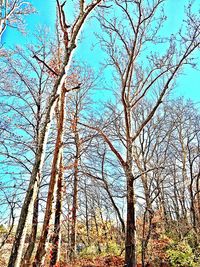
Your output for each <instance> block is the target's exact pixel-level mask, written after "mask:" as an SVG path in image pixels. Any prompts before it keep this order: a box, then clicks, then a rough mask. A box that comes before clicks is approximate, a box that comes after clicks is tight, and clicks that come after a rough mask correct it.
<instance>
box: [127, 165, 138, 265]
mask: <svg viewBox="0 0 200 267" xmlns="http://www.w3.org/2000/svg"><path fill="white" fill-rule="evenodd" d="M126 178H127V221H126V240H125V266H126V267H136V225H135V203H134V201H135V194H134V186H133V181H134V178H133V175H132V173H131V171H130V170H128V171H126Z"/></svg>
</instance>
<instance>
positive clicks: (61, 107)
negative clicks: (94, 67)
mask: <svg viewBox="0 0 200 267" xmlns="http://www.w3.org/2000/svg"><path fill="white" fill-rule="evenodd" d="M65 93H66V90H65V89H64V87H63V89H62V92H61V95H60V97H59V99H58V111H59V114H58V129H57V137H56V144H55V150H54V157H53V163H52V170H51V177H50V184H49V190H48V196H47V204H46V209H45V217H44V223H43V227H42V232H41V236H40V240H39V244H38V248H37V251H36V255H35V259H34V263H33V266H34V267H38V266H41V264H42V262H43V260H44V256H45V254H46V248H45V246H46V240H47V236H48V234H49V223H50V219H51V215H52V207H53V201H54V192H55V185H56V183H57V179H58V174H59V167H60V166H59V164H60V161H61V159H62V148H63V131H64V118H65Z"/></svg>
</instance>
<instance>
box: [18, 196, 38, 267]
mask: <svg viewBox="0 0 200 267" xmlns="http://www.w3.org/2000/svg"><path fill="white" fill-rule="evenodd" d="M38 204H39V199H38V195H37V198H36V199H35V203H34V211H33V220H32V230H31V236H30V241H29V244H28V247H27V249H26V252H25V254H24V258H23V260H22V266H24V267H26V266H29V265H30V261H31V256H32V253H33V250H34V247H35V243H36V236H37V226H38Z"/></svg>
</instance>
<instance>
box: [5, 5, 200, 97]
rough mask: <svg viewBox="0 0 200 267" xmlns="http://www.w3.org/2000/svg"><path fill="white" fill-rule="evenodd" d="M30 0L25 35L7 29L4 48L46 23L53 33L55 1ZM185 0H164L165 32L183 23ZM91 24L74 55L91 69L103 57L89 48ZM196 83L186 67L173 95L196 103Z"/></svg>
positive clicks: (199, 79)
mask: <svg viewBox="0 0 200 267" xmlns="http://www.w3.org/2000/svg"><path fill="white" fill-rule="evenodd" d="M30 2H31V3H32V4H33V6H34V7H35V8H36V10H37V13H36V14H32V15H30V16H28V17H26V18H25V21H26V30H27V34H26V35H22V34H21V33H19V32H17V31H16V30H15V29H7V30H6V32H5V34H4V36H3V42H4V43H5V45H6V47H12V46H13V45H15V44H20V45H23V44H26V43H30V41H31V42H34V35H33V34H32V33H33V32H35V31H36V29H37V28H38V27H39V26H43V25H46V26H47V27H48V28H49V30H50V32H53V29H54V25H55V18H56V16H55V13H56V12H55V6H56V4H55V0H43V1H39V0H31V1H30ZM196 2H198V1H196ZM186 3H188V1H187V0H181V1H180V0H179V1H174V0H167V1H166V3H165V10H166V15H167V17H168V19H167V22H166V25H165V27H164V31H165V32H166V33H175V32H176V31H177V29H178V28H179V26H180V25H181V24H182V21H183V18H184V4H186ZM70 15H71V14H70V12H69V15H68V16H70ZM92 23H93V24H92ZM92 23H91V21H89V22H88V25H86V27H85V31H84V32H83V34H82V36H83V39H82V46H81V47H84V50H81V51H80V50H79V49H78V50H77V54H78V56H79V57H80V58H81V60H83V61H86V62H87V63H88V64H89V65H91V67H92V68H93V69H97V68H98V67H99V63H100V62H101V60H102V58H103V54H102V53H101V50H100V47H99V46H98V45H96V46H94V47H93V49H92V48H91V47H92V46H93V45H94V44H95V43H96V40H95V37H94V32H95V30H96V28H98V27H97V23H98V22H97V21H95V22H94V21H92ZM80 52H81V53H80ZM94 59H95V60H94ZM198 68H199V69H200V66H198ZM107 76H108V77H109V73H107ZM199 85H200V71H198V70H194V69H191V68H187V69H185V71H184V75H183V76H182V77H181V78H179V79H178V81H177V86H176V88H175V89H174V91H173V94H172V95H173V96H184V97H185V98H191V99H192V100H194V101H195V102H199V101H200V93H199Z"/></svg>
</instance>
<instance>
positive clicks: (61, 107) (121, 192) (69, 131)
mask: <svg viewBox="0 0 200 267" xmlns="http://www.w3.org/2000/svg"><path fill="white" fill-rule="evenodd" d="M56 2H57V18H58V20H57V22H56V27H55V34H54V37H52V34H51V36H50V34H48V31H47V30H46V29H42V28H41V29H40V32H38V34H37V33H36V34H35V41H34V42H35V43H34V44H31V45H30V44H29V45H27V46H26V47H21V46H16V47H13V48H10V49H6V48H5V47H4V46H3V45H2V47H1V48H0V52H1V54H0V55H1V57H0V68H1V76H0V114H1V116H0V166H1V168H0V220H1V221H0V224H1V227H0V235H1V236H0V241H1V243H0V259H1V263H0V264H5V263H6V264H7V263H8V266H9V267H17V266H24V267H25V266H35V267H36V266H42V264H45V266H59V265H58V264H66V263H67V262H69V261H73V260H74V259H75V258H77V257H86V256H88V257H92V256H95V255H118V256H122V257H125V264H126V266H128V267H135V266H137V265H136V264H142V266H143V267H144V266H146V265H145V264H147V263H151V264H153V265H152V266H167V264H171V266H187V267H188V266H191V267H192V266H199V265H200V247H199V241H200V113H199V105H198V103H194V102H192V101H191V100H187V99H184V98H174V97H172V96H173V95H172V94H171V92H172V89H173V88H174V87H175V85H176V83H175V82H176V80H177V78H178V77H179V76H180V74H181V72H182V71H183V70H184V66H185V65H187V68H189V67H196V65H195V63H196V61H195V60H196V59H195V58H194V57H193V54H195V57H196V56H198V53H197V49H198V48H199V36H200V30H199V29H200V26H199V25H200V24H199V18H198V16H197V15H195V14H194V13H192V7H193V6H192V5H191V3H190V4H189V5H188V7H187V9H186V14H185V21H184V23H185V28H184V25H183V28H182V31H179V34H177V35H176V36H175V35H171V36H168V37H166V38H164V37H163V36H162V34H161V35H158V32H159V31H160V30H161V33H162V25H163V23H164V22H165V20H166V16H165V13H164V10H163V9H162V7H163V6H162V5H163V2H165V1H162V0H156V1H152V3H149V2H148V1H141V0H140V1H137V2H136V1H114V2H111V3H110V2H109V3H108V4H106V6H104V5H103V4H102V6H101V1H96V2H91V3H90V4H88V5H87V6H86V7H85V5H86V4H85V3H84V1H80V7H79V10H76V7H75V10H76V14H75V15H74V22H73V23H71V24H70V26H69V25H67V9H65V2H64V3H60V2H59V1H56ZM166 2H167V1H166ZM13 3H14V2H12V1H10V5H8V8H11V10H13V12H12V13H13V14H14V18H15V16H16V17H17V16H20V17H19V20H20V18H21V16H22V15H26V14H29V13H31V12H33V11H34V10H33V9H32V8H31V7H30V6H27V7H26V8H25V7H24V5H23V4H22V5H20V1H16V3H18V4H19V5H18V6H17V10H18V9H19V8H21V9H22V12H16V13H15V12H14V10H15V5H16V4H13ZM4 4H5V3H4ZM12 4H13V6H12ZM98 5H99V6H98ZM24 8H25V9H24ZM94 9H95V11H94ZM2 10H3V12H5V8H4V7H2ZM8 10H9V9H8ZM116 10H117V11H116ZM55 12H56V7H55ZM12 13H11V15H12ZM90 13H94V15H95V16H94V17H92V18H90V19H91V21H90V23H91V24H92V23H94V25H95V22H94V21H95V20H96V18H98V20H99V22H100V27H99V28H98V32H97V34H96V38H97V39H98V41H99V43H100V45H101V49H102V51H103V52H102V53H103V55H104V59H105V61H104V66H103V68H105V70H106V71H108V73H109V74H107V76H106V75H105V73H104V72H103V71H102V69H99V70H97V71H94V70H93V69H92V68H91V67H90V66H88V65H87V62H82V61H81V60H80V59H79V53H77V54H75V56H74V55H73V51H74V50H76V48H77V47H78V49H79V51H81V49H83V50H84V49H85V48H84V46H81V44H82V42H81V41H80V40H79V32H80V31H81V29H82V27H83V26H84V25H85V23H86V24H87V20H86V19H87V17H88V16H90ZM77 14H78V15H77ZM11 18H12V16H11ZM14 18H13V21H14V23H17V19H14ZM7 20H8V21H9V20H10V21H9V23H10V24H12V19H10V15H9V17H8V18H7ZM5 21H6V17H5V19H4V21H3V20H1V28H0V33H1V35H2V34H3V32H4V31H5V30H6V27H7V26H9V24H8V25H7V24H3V23H5ZM20 21H21V20H20ZM184 29H185V30H184ZM158 51H160V52H158ZM108 77H109V78H108ZM106 79H108V81H106V82H104V80H106ZM179 79H181V76H180V77H179ZM191 86H192V84H191ZM188 90H190V88H188ZM9 257H10V258H9ZM56 264H57V265H56ZM161 264H163V265H161ZM164 264H166V265H164ZM61 266H62V265H61Z"/></svg>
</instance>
